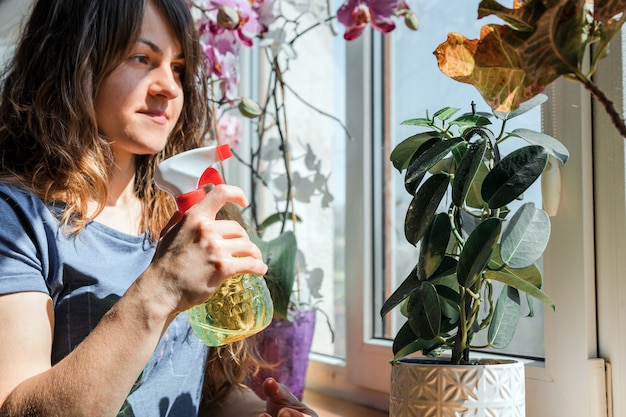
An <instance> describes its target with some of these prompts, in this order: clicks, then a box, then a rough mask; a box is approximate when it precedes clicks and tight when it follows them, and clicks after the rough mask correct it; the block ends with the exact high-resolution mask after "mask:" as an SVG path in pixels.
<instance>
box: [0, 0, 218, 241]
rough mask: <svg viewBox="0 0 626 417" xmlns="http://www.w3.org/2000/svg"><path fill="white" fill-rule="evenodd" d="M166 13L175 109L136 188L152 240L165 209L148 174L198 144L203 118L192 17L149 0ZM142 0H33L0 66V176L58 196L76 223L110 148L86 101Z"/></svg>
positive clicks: (130, 30)
mask: <svg viewBox="0 0 626 417" xmlns="http://www.w3.org/2000/svg"><path fill="white" fill-rule="evenodd" d="M151 1H153V2H154V4H155V6H156V7H157V8H158V9H159V10H160V11H161V12H162V13H163V14H164V15H165V16H166V18H167V19H168V20H169V22H170V24H171V25H172V27H173V30H174V32H175V34H176V35H177V37H178V39H179V41H180V43H181V46H182V49H183V53H184V56H185V62H186V69H185V73H184V74H183V76H182V83H183V93H184V96H185V100H184V105H183V110H182V114H181V117H180V118H179V120H178V123H177V125H176V126H175V128H174V130H173V131H172V133H171V135H170V138H169V140H168V143H167V145H166V147H165V149H164V150H163V151H162V152H160V153H159V154H157V155H144V156H138V157H137V168H136V178H135V192H136V194H137V196H138V197H139V198H140V199H141V200H142V201H143V203H144V215H143V224H142V227H143V228H144V229H145V230H147V231H148V232H149V233H150V235H151V236H152V238H153V239H157V238H158V236H159V231H160V230H161V228H162V227H163V226H164V225H165V223H166V222H167V219H169V217H170V216H171V214H172V213H173V211H174V209H175V207H174V203H173V201H172V199H171V198H170V197H169V196H168V195H167V194H166V193H164V192H162V191H160V190H159V189H158V188H157V187H156V186H155V185H154V182H153V180H152V178H153V174H154V170H155V168H156V166H157V164H158V163H159V162H160V161H162V160H163V159H165V158H167V157H169V156H172V155H174V154H176V153H179V152H181V151H184V150H187V149H191V148H195V147H198V146H200V145H202V143H203V140H204V136H205V134H206V132H207V129H208V126H209V125H210V123H209V106H208V105H207V94H206V89H207V83H206V78H205V77H204V75H203V73H202V68H203V65H202V60H201V56H202V54H201V50H200V46H199V43H198V35H197V32H196V30H195V27H194V24H193V19H192V17H191V14H190V11H189V8H188V6H187V5H186V4H185V2H184V0H175V1H172V0H151ZM146 3H147V0H106V1H102V0H63V1H59V0H39V1H37V2H36V4H35V5H34V8H33V10H32V13H31V15H30V18H29V20H28V21H27V22H26V25H25V27H24V30H23V33H22V36H21V38H20V39H21V40H20V42H19V43H18V45H17V48H16V50H15V53H14V56H13V59H10V60H9V62H8V64H7V67H6V68H5V69H4V71H3V74H2V79H3V85H2V90H1V96H0V100H1V101H0V181H4V182H11V183H16V184H20V185H22V186H24V187H26V188H28V189H30V190H31V191H32V192H33V193H35V194H36V195H37V196H38V197H40V198H41V199H42V200H43V201H44V202H46V203H50V202H54V201H62V202H63V203H65V207H66V210H65V212H64V215H63V219H62V220H63V223H64V224H66V225H68V226H69V229H70V231H73V232H76V231H80V230H81V229H82V227H84V226H85V225H86V224H87V223H88V222H89V221H90V218H88V215H87V202H88V201H89V200H95V201H96V202H97V203H98V207H99V210H98V212H99V211H100V210H101V209H102V208H103V207H104V204H105V203H106V200H107V193H108V180H109V173H110V168H111V166H112V163H113V156H112V152H111V148H110V144H109V142H108V141H107V140H106V138H105V137H103V136H102V134H100V132H99V131H98V126H97V123H96V115H95V110H94V100H95V97H96V94H97V92H98V88H99V87H100V85H101V83H102V81H103V79H104V78H105V77H106V76H107V75H108V74H109V73H110V72H111V71H112V70H113V69H114V68H116V67H117V66H118V65H119V64H120V63H121V62H122V60H123V59H124V57H125V55H126V53H127V52H128V51H129V49H130V47H132V46H133V45H134V44H135V42H136V41H137V39H138V38H139V35H140V31H141V25H142V20H143V16H144V9H145V6H146Z"/></svg>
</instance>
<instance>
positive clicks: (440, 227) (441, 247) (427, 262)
mask: <svg viewBox="0 0 626 417" xmlns="http://www.w3.org/2000/svg"><path fill="white" fill-rule="evenodd" d="M451 233H452V227H451V226H450V220H449V219H448V215H447V214H446V213H439V214H437V215H435V217H434V218H433V221H432V222H430V226H429V227H428V229H427V230H426V233H425V234H424V237H423V238H422V243H421V245H420V254H419V262H418V274H417V275H418V278H419V279H420V280H424V279H428V278H429V277H430V276H431V275H433V274H434V273H435V272H436V271H437V269H438V268H439V266H440V265H441V262H442V261H443V258H444V255H445V254H446V248H447V247H448V242H449V241H450V234H451Z"/></svg>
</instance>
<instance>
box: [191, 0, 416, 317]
mask: <svg viewBox="0 0 626 417" xmlns="http://www.w3.org/2000/svg"><path fill="white" fill-rule="evenodd" d="M188 5H189V7H190V8H191V10H192V13H193V14H194V18H195V20H196V25H197V28H198V31H199V33H200V42H201V44H202V48H203V52H204V62H205V74H206V76H207V77H208V80H209V83H210V86H211V94H212V97H211V102H212V106H213V109H212V114H213V115H214V126H213V131H212V135H211V139H212V140H217V141H218V142H219V143H229V144H230V145H231V148H232V149H233V153H234V155H235V157H236V158H237V159H239V161H240V162H242V163H243V164H244V165H245V166H246V167H248V168H249V170H250V175H251V195H250V201H251V205H250V207H249V210H248V213H249V218H250V225H251V228H252V229H253V230H254V232H255V233H254V236H253V237H254V238H255V239H257V240H256V242H257V244H259V246H260V247H261V249H262V251H263V252H264V254H265V255H266V256H267V258H268V259H269V261H270V262H269V267H270V275H272V276H273V277H274V280H270V281H269V282H268V284H269V286H270V291H271V292H272V294H273V297H274V303H275V315H276V317H280V318H287V313H288V311H289V309H290V308H292V307H298V308H299V307H300V306H305V305H309V306H310V305H312V304H313V302H314V300H312V299H318V298H320V297H321V294H320V293H319V287H320V285H321V279H322V277H321V276H320V271H321V269H320V268H315V267H311V268H309V267H308V266H307V262H306V260H305V259H304V255H303V253H302V252H298V251H296V249H295V248H296V247H297V245H296V235H295V226H296V223H297V222H300V221H302V219H301V218H300V217H299V216H298V215H297V214H296V212H295V209H294V201H299V202H302V203H308V202H310V201H311V198H312V197H314V196H316V197H317V198H318V199H319V200H320V201H321V205H322V207H324V208H326V207H328V206H329V205H330V203H331V202H332V200H333V196H332V194H331V193H330V190H329V186H328V179H329V174H326V173H325V172H324V171H323V164H322V161H321V160H320V159H319V158H318V157H317V156H316V155H315V153H314V150H313V147H312V146H311V145H310V144H307V143H303V144H302V143H300V144H298V145H299V147H296V146H295V145H294V143H295V142H294V141H290V138H289V135H288V131H289V130H288V127H287V125H288V120H289V117H288V114H287V108H286V106H285V97H286V95H287V94H291V96H293V97H295V98H296V99H297V100H303V99H302V98H301V96H300V95H299V94H298V92H297V91H296V89H294V88H293V87H292V86H290V85H289V84H288V83H287V82H286V79H285V73H286V72H287V71H288V70H289V68H290V62H291V61H292V60H294V59H296V58H297V56H298V53H297V48H296V45H295V43H296V41H297V40H298V39H299V38H301V37H302V36H304V35H306V34H307V33H309V32H311V31H313V30H315V29H317V28H326V30H330V31H331V32H332V33H333V34H336V32H337V31H336V29H335V26H334V22H335V20H336V21H338V22H339V23H340V24H341V25H343V26H344V27H345V32H344V35H343V37H344V39H345V40H347V41H350V40H353V39H356V38H358V37H359V36H360V35H361V34H362V33H363V31H364V30H365V28H366V27H367V26H368V25H371V26H372V27H373V28H374V29H375V30H378V31H380V32H382V33H389V32H391V31H392V30H393V29H394V28H395V22H394V20H395V19H397V18H400V19H404V21H405V22H406V24H407V26H409V27H412V28H414V29H417V19H416V18H415V15H414V13H413V12H412V11H411V10H410V8H409V6H408V5H407V3H406V2H405V1H400V0H392V1H389V0H347V1H345V2H344V3H343V4H342V5H341V6H340V7H339V9H338V10H337V11H336V13H333V8H332V5H331V2H330V0H188ZM311 17H313V19H311ZM311 22H313V23H311ZM253 46H256V47H258V48H259V50H260V52H261V57H262V59H263V63H264V64H265V65H266V67H267V68H268V69H269V71H268V72H269V75H268V76H267V78H266V79H265V80H263V81H264V82H265V88H264V91H262V92H261V93H260V96H261V98H260V100H259V101H260V103H257V102H256V101H253V100H251V99H250V98H248V97H245V96H242V95H241V93H240V86H239V61H240V57H241V54H242V51H244V48H251V47H253ZM307 106H308V107H309V108H310V109H312V111H316V112H318V113H320V114H324V115H326V116H328V117H330V118H331V119H333V120H335V121H336V122H337V123H339V124H340V125H341V126H342V128H344V130H346V129H345V126H343V124H341V122H340V121H339V120H338V119H336V118H335V117H334V116H332V115H330V114H327V113H324V112H323V111H322V110H321V109H318V108H315V107H314V106H311V105H310V104H308V103H307ZM237 110H238V111H237ZM241 115H243V116H245V117H244V118H241V117H240V116H241ZM246 120H248V122H249V123H251V127H252V130H253V131H254V132H255V135H254V136H255V139H254V140H252V141H251V145H250V149H249V152H248V153H247V154H249V155H250V156H249V157H248V158H244V157H243V156H242V155H243V154H244V152H241V151H240V150H239V147H238V146H239V143H240V142H241V134H242V132H244V131H245V130H246V129H245V128H244V125H243V123H245V121H246ZM346 133H348V132H347V130H346ZM348 136H349V134H348ZM294 160H302V161H304V163H303V164H300V165H298V168H294V165H293V164H292V161H294ZM300 167H302V168H300ZM262 192H263V193H269V194H270V195H271V196H272V197H273V199H274V201H275V211H276V212H275V213H274V214H271V215H269V216H267V217H264V218H261V210H260V208H259V204H258V201H259V199H260V195H261V193H262ZM263 195H264V196H265V195H266V194H263ZM288 224H290V225H291V226H290V227H288ZM271 225H273V227H274V228H276V227H277V226H278V228H279V234H278V237H276V238H275V239H273V240H269V241H263V240H261V239H266V237H265V236H264V234H265V232H266V230H268V228H269V227H270V226H271ZM298 272H299V273H301V274H306V275H307V282H308V284H309V285H308V287H309V288H308V294H309V299H308V300H306V301H303V300H301V299H300V296H299V294H301V291H300V289H301V284H300V281H299V279H298V278H300V275H299V273H298ZM294 276H295V277H296V279H295V283H294ZM294 295H295V296H294Z"/></svg>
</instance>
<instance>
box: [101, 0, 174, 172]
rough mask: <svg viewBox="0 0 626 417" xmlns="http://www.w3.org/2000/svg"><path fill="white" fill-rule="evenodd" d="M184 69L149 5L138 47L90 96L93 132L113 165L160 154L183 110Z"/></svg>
mask: <svg viewBox="0 0 626 417" xmlns="http://www.w3.org/2000/svg"><path fill="white" fill-rule="evenodd" d="M184 67H185V57H184V56H183V52H182V48H181V45H180V42H179V41H178V39H177V38H176V37H175V35H174V33H173V31H172V28H171V26H170V24H169V23H168V21H167V20H165V18H164V17H163V15H162V14H161V13H160V12H159V11H158V9H156V8H155V7H154V5H153V4H152V2H151V1H149V2H148V4H147V6H146V12H145V16H144V19H143V25H142V28H141V36H140V38H139V41H138V42H137V43H136V44H135V45H134V46H133V47H132V50H131V52H130V53H129V55H128V56H127V57H126V58H125V59H124V61H123V62H122V63H121V64H120V65H119V66H118V67H117V68H115V69H114V70H113V72H111V74H109V75H108V76H107V77H106V78H105V79H104V80H103V82H102V85H101V86H100V88H99V90H98V93H97V95H96V100H95V108H96V120H97V123H98V129H99V131H100V132H102V133H103V134H104V135H105V136H106V137H107V138H108V140H109V141H110V143H111V146H112V149H113V152H114V155H115V158H116V160H118V159H121V158H124V157H125V156H131V155H145V154H155V153H158V152H159V151H161V150H162V149H163V148H164V146H165V144H166V142H167V138H168V136H169V134H170V132H171V131H172V129H173V128H174V126H175V125H176V122H177V120H178V118H179V116H180V114H181V111H182V108H183V98H184V97H183V91H182V83H181V75H182V73H183V72H184Z"/></svg>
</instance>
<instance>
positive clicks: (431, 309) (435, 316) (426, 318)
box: [407, 281, 441, 339]
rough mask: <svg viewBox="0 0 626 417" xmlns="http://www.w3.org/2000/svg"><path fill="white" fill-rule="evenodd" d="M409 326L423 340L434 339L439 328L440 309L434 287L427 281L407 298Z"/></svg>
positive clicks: (421, 283)
mask: <svg viewBox="0 0 626 417" xmlns="http://www.w3.org/2000/svg"><path fill="white" fill-rule="evenodd" d="M407 310H408V312H409V325H410V326H411V328H412V329H413V331H414V332H415V333H416V334H419V335H420V337H421V338H423V339H434V338H435V337H436V336H438V335H439V329H440V328H441V307H440V306H439V296H438V295H437V290H436V289H435V286H434V285H433V284H431V283H430V282H428V281H420V285H419V287H418V288H417V290H415V291H414V292H412V293H411V295H410V296H409V301H408V304H407Z"/></svg>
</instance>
